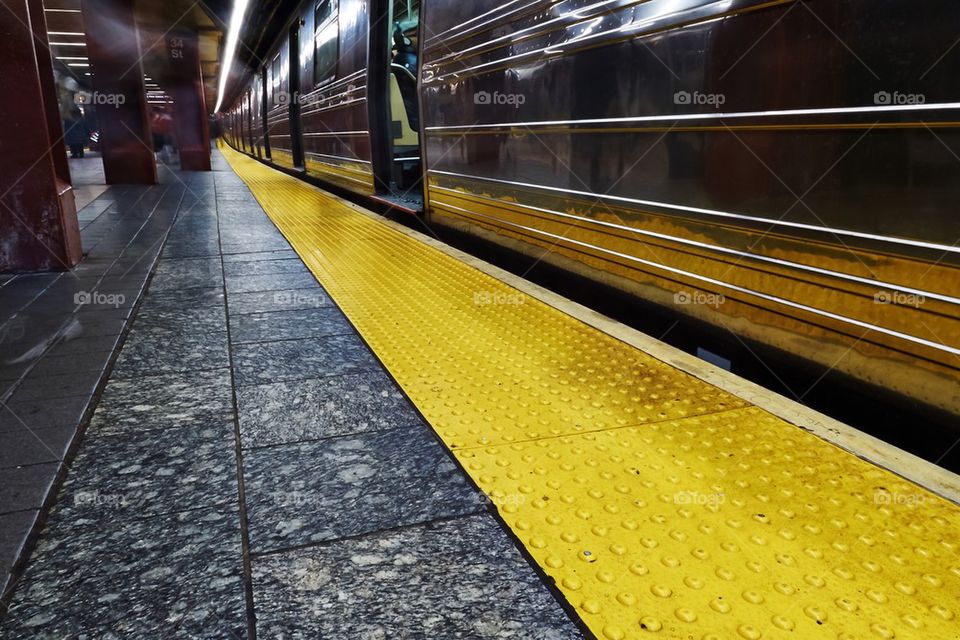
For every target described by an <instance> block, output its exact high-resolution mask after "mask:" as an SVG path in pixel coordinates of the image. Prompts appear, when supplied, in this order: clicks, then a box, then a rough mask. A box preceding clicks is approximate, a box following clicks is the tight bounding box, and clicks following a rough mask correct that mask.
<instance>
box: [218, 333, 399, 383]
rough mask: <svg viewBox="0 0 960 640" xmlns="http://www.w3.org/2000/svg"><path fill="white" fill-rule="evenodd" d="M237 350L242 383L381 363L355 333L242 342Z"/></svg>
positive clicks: (237, 369)
mask: <svg viewBox="0 0 960 640" xmlns="http://www.w3.org/2000/svg"><path fill="white" fill-rule="evenodd" d="M233 351H234V376H235V380H236V383H237V384H238V385H248V384H264V383H268V382H282V381H284V380H303V379H307V378H317V377H322V376H335V375H342V374H345V373H355V372H357V371H363V370H368V369H377V368H379V367H380V364H379V362H378V361H377V360H376V358H375V357H374V356H373V353H371V352H370V349H368V348H367V346H366V345H365V344H364V343H363V341H361V340H360V338H358V337H357V336H355V335H339V336H330V337H326V338H313V339H310V340H284V341H281V342H260V343H252V344H240V345H236V346H234V348H233Z"/></svg>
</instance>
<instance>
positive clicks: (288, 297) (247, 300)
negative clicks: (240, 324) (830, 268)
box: [230, 284, 333, 318]
mask: <svg viewBox="0 0 960 640" xmlns="http://www.w3.org/2000/svg"><path fill="white" fill-rule="evenodd" d="M332 305H333V301H332V300H330V296H328V295H327V293H326V292H325V291H324V290H323V289H322V288H320V285H319V284H318V285H315V286H313V287H310V288H308V289H286V290H284V291H254V292H253V293H232V294H230V316H231V318H232V317H233V316H237V315H243V314H249V313H269V312H271V311H296V310H298V309H318V308H320V307H328V306H332Z"/></svg>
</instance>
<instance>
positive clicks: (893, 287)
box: [430, 185, 960, 305]
mask: <svg viewBox="0 0 960 640" xmlns="http://www.w3.org/2000/svg"><path fill="white" fill-rule="evenodd" d="M430 189H431V190H439V191H443V192H445V193H449V194H451V195H454V196H459V197H463V196H464V195H466V194H464V193H463V192H460V191H457V190H455V189H448V188H446V187H440V186H435V185H432V186H431V187H430ZM469 196H470V197H471V198H477V199H481V200H485V201H487V202H493V203H496V204H499V205H509V206H511V207H520V208H523V209H528V210H530V211H539V212H541V213H546V214H549V215H554V216H559V217H562V218H569V219H571V220H579V221H581V222H587V223H590V224H596V225H600V226H604V227H609V228H611V229H618V230H621V231H626V232H628V233H633V234H636V235H642V236H648V237H651V238H658V239H660V240H666V241H669V242H676V243H678V244H684V245H687V246H691V247H697V248H699V249H706V250H708V251H715V252H717V253H725V254H728V255H733V256H738V257H741V258H748V259H750V260H757V261H761V262H767V263H770V264H775V265H778V266H781V267H787V268H790V269H797V270H800V271H809V272H811V273H816V274H819V275H824V276H829V277H833V278H837V279H840V280H848V281H850V282H857V283H860V284H866V285H869V286H873V287H877V288H879V289H881V290H888V291H899V292H902V293H908V294H914V295H920V296H923V297H925V298H929V299H931V300H940V301H941V302H947V303H949V304H955V305H960V298H955V297H953V296H948V295H943V294H940V293H933V292H931V291H924V290H923V289H914V288H913V287H908V286H906V285H902V284H894V283H892V282H883V281H882V280H873V279H871V278H863V277H860V276H856V275H853V274H850V273H843V272H842V271H833V270H831V269H821V268H820V267H814V266H810V265H806V264H802V263H800V262H791V261H789V260H781V259H780V258H772V257H770V256H764V255H760V254H756V253H750V252H747V251H739V250H737V249H731V248H729V247H721V246H719V245H713V244H708V243H706V242H699V241H697V240H690V239H687V238H681V237H679V236H671V235H669V234H666V233H657V232H656V231H647V230H645V229H638V228H636V227H630V226H627V225H623V224H617V223H615V222H607V221H605V220H595V219H593V218H586V217H584V216H578V215H574V214H572V213H564V212H561V211H556V210H554V209H546V208H543V207H534V206H532V205H526V204H521V203H519V202H507V201H505V200H498V199H497V198H490V197H487V196H481V195H476V194H469ZM431 202H433V199H431Z"/></svg>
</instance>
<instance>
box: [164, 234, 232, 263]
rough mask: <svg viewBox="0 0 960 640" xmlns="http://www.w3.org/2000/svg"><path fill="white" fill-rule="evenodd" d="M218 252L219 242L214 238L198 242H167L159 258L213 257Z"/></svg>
mask: <svg viewBox="0 0 960 640" xmlns="http://www.w3.org/2000/svg"><path fill="white" fill-rule="evenodd" d="M219 253H220V242H219V241H218V240H216V239H215V238H214V239H211V240H207V241H203V240H201V241H198V242H168V243H167V245H166V246H165V247H164V248H163V253H162V254H161V259H165V258H203V257H213V256H216V255H218V254H219Z"/></svg>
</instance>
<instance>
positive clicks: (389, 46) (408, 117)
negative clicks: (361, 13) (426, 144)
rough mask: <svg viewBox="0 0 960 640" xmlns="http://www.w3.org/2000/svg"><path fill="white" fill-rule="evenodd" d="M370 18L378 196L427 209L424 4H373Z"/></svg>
mask: <svg viewBox="0 0 960 640" xmlns="http://www.w3.org/2000/svg"><path fill="white" fill-rule="evenodd" d="M371 6H372V11H371V14H370V21H371V37H370V65H369V68H370V71H369V73H370V81H369V94H370V135H371V139H372V143H373V147H374V148H373V161H374V173H375V176H376V184H377V191H378V195H379V196H380V197H382V198H384V199H386V200H388V201H390V202H391V203H393V204H396V205H399V206H401V207H403V208H406V209H414V210H418V211H419V210H421V209H422V208H423V186H422V181H421V177H422V162H421V159H420V135H419V132H420V101H419V95H418V91H417V75H418V72H419V68H420V65H419V59H420V48H419V35H418V31H419V26H420V0H373V2H372V4H371Z"/></svg>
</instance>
